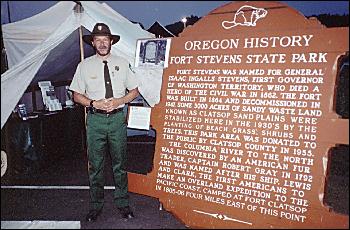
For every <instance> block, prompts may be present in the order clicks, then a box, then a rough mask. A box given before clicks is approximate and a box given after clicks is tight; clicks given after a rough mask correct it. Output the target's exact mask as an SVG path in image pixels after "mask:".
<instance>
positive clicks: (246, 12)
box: [222, 5, 267, 30]
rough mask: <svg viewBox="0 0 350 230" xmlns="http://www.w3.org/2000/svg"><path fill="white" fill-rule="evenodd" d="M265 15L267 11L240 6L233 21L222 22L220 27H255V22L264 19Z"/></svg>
mask: <svg viewBox="0 0 350 230" xmlns="http://www.w3.org/2000/svg"><path fill="white" fill-rule="evenodd" d="M266 15H267V10H265V9H264V8H256V7H253V6H247V5H244V6H241V7H240V8H239V9H238V10H237V12H236V13H235V16H234V18H233V21H223V22H222V27H224V28H225V29H227V30H228V29H231V28H233V27H235V26H238V25H241V26H256V21H257V20H258V19H260V18H264V17H266Z"/></svg>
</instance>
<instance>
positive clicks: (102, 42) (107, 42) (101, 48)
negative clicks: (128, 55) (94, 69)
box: [92, 36, 112, 56]
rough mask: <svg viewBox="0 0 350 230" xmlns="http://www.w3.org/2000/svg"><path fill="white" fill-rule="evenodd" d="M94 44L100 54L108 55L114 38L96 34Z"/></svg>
mask: <svg viewBox="0 0 350 230" xmlns="http://www.w3.org/2000/svg"><path fill="white" fill-rule="evenodd" d="M92 45H93V47H95V50H96V52H97V54H98V55H100V56H106V55H108V54H109V53H110V51H111V47H112V40H111V38H110V37H109V36H94V38H93V41H92Z"/></svg>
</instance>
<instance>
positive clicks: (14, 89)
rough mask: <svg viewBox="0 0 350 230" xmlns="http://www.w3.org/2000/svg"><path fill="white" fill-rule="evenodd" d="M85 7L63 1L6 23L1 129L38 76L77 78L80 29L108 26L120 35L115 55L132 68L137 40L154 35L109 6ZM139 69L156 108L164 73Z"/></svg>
mask: <svg viewBox="0 0 350 230" xmlns="http://www.w3.org/2000/svg"><path fill="white" fill-rule="evenodd" d="M81 4H82V7H83V11H82V12H81V13H77V12H75V11H74V10H73V9H74V7H75V6H76V3H74V2H58V3H57V4H56V5H54V6H53V7H51V8H49V9H47V10H45V11H43V12H41V13H39V14H37V15H35V16H33V17H30V18H27V19H24V20H21V21H18V22H14V23H10V24H5V25H2V31H3V39H4V46H5V49H6V53H7V58H8V65H9V69H8V70H7V71H6V72H5V73H4V74H2V76H1V128H2V127H3V126H4V124H5V123H6V121H7V119H8V117H9V116H10V114H11V112H12V110H13V109H14V108H15V107H16V105H17V103H18V102H19V100H20V99H21V97H22V95H23V94H24V92H25V90H26V89H27V87H28V85H30V84H31V83H33V79H34V78H38V79H40V76H39V75H41V76H45V80H47V79H51V81H55V80H57V78H60V77H63V78H64V77H65V78H67V77H68V79H72V78H73V74H74V71H75V68H76V65H77V63H75V62H74V61H73V56H74V57H75V59H74V60H78V61H80V60H79V59H80V53H79V50H78V51H77V52H74V50H73V49H72V47H79V36H72V35H73V34H74V32H75V31H77V29H79V27H80V26H83V27H84V28H86V29H87V30H89V31H92V29H93V27H94V25H95V24H96V23H97V22H103V23H106V24H107V25H108V26H109V27H110V29H111V32H112V34H118V35H120V37H121V38H120V41H119V42H118V43H117V44H116V45H114V46H113V47H112V51H111V52H112V53H114V54H116V55H119V56H123V57H124V58H126V59H127V60H129V62H130V64H132V65H133V64H134V59H135V50H136V41H137V39H141V38H153V37H154V35H153V34H151V33H149V32H147V31H146V30H143V29H142V28H141V27H140V25H139V24H133V23H131V22H130V21H129V20H128V19H126V18H124V17H123V16H122V15H120V14H119V13H117V12H115V11H114V10H113V9H112V8H110V7H109V6H108V5H107V4H105V3H102V4H101V3H98V2H84V1H82V2H81ZM85 47H87V46H86V45H85ZM87 48H89V47H87ZM84 50H85V49H84ZM88 51H89V50H88ZM90 54H92V49H91V48H90ZM39 70H40V71H39ZM135 71H136V76H137V78H138V80H139V91H140V93H141V95H142V96H143V97H144V99H145V100H146V101H147V102H148V104H149V105H151V106H154V105H155V104H157V103H158V102H159V98H160V88H161V78H162V70H157V69H135ZM38 72H39V73H38ZM38 79H37V81H38Z"/></svg>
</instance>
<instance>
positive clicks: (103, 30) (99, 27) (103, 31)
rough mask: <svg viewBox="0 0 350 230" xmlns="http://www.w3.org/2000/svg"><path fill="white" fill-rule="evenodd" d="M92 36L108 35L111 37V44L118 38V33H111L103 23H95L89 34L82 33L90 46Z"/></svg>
mask: <svg viewBox="0 0 350 230" xmlns="http://www.w3.org/2000/svg"><path fill="white" fill-rule="evenodd" d="M94 36H109V37H110V38H111V39H112V45H114V44H115V43H117V42H118V41H119V39H120V36H119V35H114V34H111V31H110V29H109V27H108V26H107V25H106V24H104V23H96V25H95V26H94V29H93V30H92V33H91V34H90V35H83V40H84V42H86V43H87V44H89V45H91V46H92V40H93V37H94Z"/></svg>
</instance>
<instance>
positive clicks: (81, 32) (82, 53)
mask: <svg viewBox="0 0 350 230" xmlns="http://www.w3.org/2000/svg"><path fill="white" fill-rule="evenodd" d="M79 42H80V60H81V61H83V60H84V46H83V30H82V28H81V26H79Z"/></svg>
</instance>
